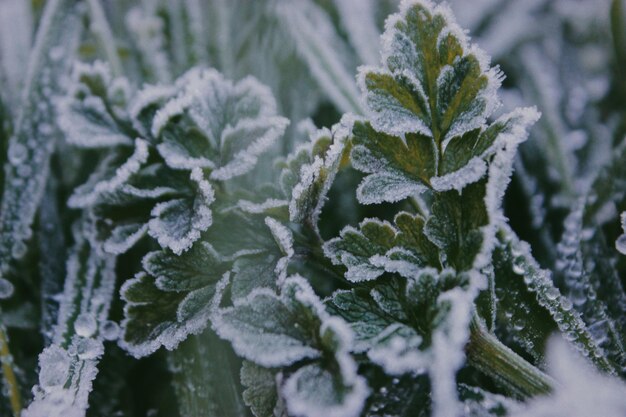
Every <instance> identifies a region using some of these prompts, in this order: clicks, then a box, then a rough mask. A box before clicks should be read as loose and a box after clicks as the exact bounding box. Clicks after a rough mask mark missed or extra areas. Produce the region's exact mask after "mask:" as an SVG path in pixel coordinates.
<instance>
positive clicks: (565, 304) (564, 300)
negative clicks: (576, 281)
mask: <svg viewBox="0 0 626 417" xmlns="http://www.w3.org/2000/svg"><path fill="white" fill-rule="evenodd" d="M561 307H562V308H563V310H565V311H570V310H571V309H572V307H573V305H572V302H571V301H570V300H569V299H567V298H565V297H563V298H562V299H561Z"/></svg>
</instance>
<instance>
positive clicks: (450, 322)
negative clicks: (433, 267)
mask: <svg viewBox="0 0 626 417" xmlns="http://www.w3.org/2000/svg"><path fill="white" fill-rule="evenodd" d="M476 295H477V291H476V289H473V290H472V289H470V291H464V290H462V289H460V288H454V289H452V290H450V291H447V292H445V293H443V294H441V295H440V296H439V299H438V300H437V302H438V304H439V303H449V304H450V310H449V311H448V313H447V316H446V318H445V320H443V321H442V322H441V323H440V324H439V326H437V328H436V329H435V331H434V332H433V334H432V346H431V348H430V351H431V354H432V362H431V364H430V367H429V368H430V369H429V373H430V379H431V384H432V385H431V386H432V397H433V403H434V407H433V417H456V416H458V415H461V410H462V408H461V404H460V402H459V401H458V399H457V398H458V394H457V383H456V373H457V371H458V370H459V369H460V368H461V366H463V364H464V362H465V350H464V349H465V345H466V344H467V340H468V339H469V322H470V318H471V315H472V308H473V307H474V298H475V297H476Z"/></svg>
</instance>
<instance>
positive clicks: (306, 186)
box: [280, 116, 353, 230]
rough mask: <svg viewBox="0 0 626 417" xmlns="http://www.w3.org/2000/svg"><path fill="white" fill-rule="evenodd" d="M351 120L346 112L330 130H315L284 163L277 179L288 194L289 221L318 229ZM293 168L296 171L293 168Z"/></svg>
mask: <svg viewBox="0 0 626 417" xmlns="http://www.w3.org/2000/svg"><path fill="white" fill-rule="evenodd" d="M352 123H353V122H352V120H351V118H350V117H349V116H344V118H343V119H342V120H341V122H340V123H338V124H337V125H335V126H333V129H332V132H331V131H328V129H322V130H320V131H318V132H317V133H316V134H315V135H314V136H312V137H311V142H310V143H309V144H308V146H306V147H302V148H301V149H298V150H296V151H295V152H294V154H293V155H292V156H291V157H290V158H289V159H288V160H287V162H286V163H285V165H286V166H287V167H286V168H285V169H283V172H282V173H281V177H280V181H281V185H282V187H283V190H284V192H285V194H287V196H288V197H291V200H290V203H289V218H290V220H291V221H292V222H296V223H307V224H308V225H310V226H312V227H313V228H314V229H315V230H317V223H318V221H319V216H320V212H321V210H322V207H323V205H324V203H325V202H326V198H327V194H328V191H329V190H330V187H331V185H332V183H333V181H334V179H335V175H336V174H337V171H339V167H340V164H341V161H342V159H343V158H344V154H345V153H346V143H345V142H346V136H347V134H348V131H349V130H351V128H352V127H351V126H352ZM296 169H299V172H294V171H296ZM296 179H297V180H296ZM296 181H297V182H296Z"/></svg>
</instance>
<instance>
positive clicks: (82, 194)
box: [67, 138, 148, 208]
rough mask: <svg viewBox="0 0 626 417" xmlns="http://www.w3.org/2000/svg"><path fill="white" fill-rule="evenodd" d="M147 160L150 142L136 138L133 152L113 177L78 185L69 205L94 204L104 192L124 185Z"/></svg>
mask: <svg viewBox="0 0 626 417" xmlns="http://www.w3.org/2000/svg"><path fill="white" fill-rule="evenodd" d="M147 160H148V142H146V141H145V140H143V139H139V138H137V139H135V150H134V152H133V154H132V155H131V156H130V157H129V158H128V159H127V160H126V162H124V163H123V164H122V165H120V166H119V167H118V168H117V169H116V170H115V172H114V174H113V177H111V178H105V179H102V180H100V181H98V182H96V183H95V184H93V183H92V182H91V181H88V182H87V183H86V184H85V185H83V186H80V187H78V188H77V189H76V191H75V192H74V194H72V196H71V197H70V198H69V200H68V202H67V204H68V206H69V207H72V208H84V207H88V206H90V205H92V204H94V203H95V202H96V201H97V199H98V197H99V196H101V195H102V194H105V193H111V192H113V191H115V190H117V189H119V188H120V187H121V186H122V185H124V183H126V182H127V181H128V179H129V178H130V177H131V176H132V175H133V174H135V173H137V172H138V171H139V169H140V168H141V166H142V165H143V164H144V163H146V161H147ZM93 175H94V177H95V178H98V176H99V173H97V172H96V173H94V174H93Z"/></svg>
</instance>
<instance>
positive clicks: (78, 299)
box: [23, 219, 116, 417]
mask: <svg viewBox="0 0 626 417" xmlns="http://www.w3.org/2000/svg"><path fill="white" fill-rule="evenodd" d="M92 227H93V225H92V224H91V223H90V222H89V221H88V220H86V219H82V220H80V221H79V222H78V223H77V225H76V228H75V230H74V238H75V241H76V243H75V245H74V247H73V249H72V252H71V253H70V256H69V258H68V261H67V268H66V270H67V277H66V280H65V286H64V289H63V293H62V296H61V297H60V300H61V303H60V307H59V314H58V321H57V324H56V326H55V327H54V334H53V337H52V343H51V344H50V345H49V346H48V347H46V348H45V349H44V350H43V352H42V353H41V354H40V355H39V368H40V372H39V384H38V385H36V386H35V387H34V388H33V394H34V399H33V401H32V403H31V404H30V405H29V407H28V408H27V409H26V410H24V413H23V415H24V416H28V417H40V416H54V417H63V416H67V415H72V416H74V415H76V416H79V415H84V414H85V412H86V410H87V408H88V405H89V404H88V397H89V393H90V392H91V390H92V387H93V380H94V379H95V377H96V374H97V373H98V368H97V365H98V361H99V359H100V357H101V356H102V354H103V353H104V347H103V342H104V340H103V335H102V332H101V329H102V327H103V325H104V323H105V322H106V321H107V319H108V314H109V308H110V306H111V302H112V299H113V293H114V290H115V263H116V260H115V257H113V256H111V255H108V254H106V253H104V252H103V251H102V249H101V248H100V247H99V244H98V243H97V242H94V241H92V240H89V238H90V237H92V236H93V230H92Z"/></svg>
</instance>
